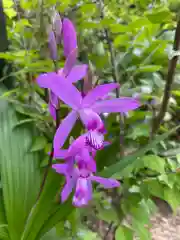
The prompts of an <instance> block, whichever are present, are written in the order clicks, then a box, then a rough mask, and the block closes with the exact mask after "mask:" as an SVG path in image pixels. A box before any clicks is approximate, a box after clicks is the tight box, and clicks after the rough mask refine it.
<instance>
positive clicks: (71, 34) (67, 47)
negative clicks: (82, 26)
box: [62, 18, 77, 57]
mask: <svg viewBox="0 0 180 240" xmlns="http://www.w3.org/2000/svg"><path fill="white" fill-rule="evenodd" d="M62 30H63V44H64V56H65V57H68V55H69V54H70V53H71V51H72V50H73V49H75V48H77V37H76V30H75V27H74V25H73V23H72V22H71V21H70V20H69V19H68V18H64V19H63V25H62Z"/></svg>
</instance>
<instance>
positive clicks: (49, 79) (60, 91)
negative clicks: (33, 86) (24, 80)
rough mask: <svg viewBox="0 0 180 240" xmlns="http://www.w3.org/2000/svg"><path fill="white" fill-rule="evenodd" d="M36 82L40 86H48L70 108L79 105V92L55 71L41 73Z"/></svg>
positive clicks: (80, 98) (80, 99)
mask: <svg viewBox="0 0 180 240" xmlns="http://www.w3.org/2000/svg"><path fill="white" fill-rule="evenodd" d="M37 83H38V84H39V86H40V87H42V88H49V89H51V90H52V91H53V93H54V94H55V95H56V96H58V97H59V98H60V99H61V100H62V101H63V102H65V103H66V104H67V105H69V106H70V107H72V108H75V109H77V108H79V107H80V106H81V101H82V97H81V93H80V92H79V91H78V90H77V88H76V87H74V86H73V85H72V84H71V83H68V82H67V81H66V80H65V78H64V77H63V76H62V75H59V74H56V73H48V74H41V75H40V76H39V77H38V78H37Z"/></svg>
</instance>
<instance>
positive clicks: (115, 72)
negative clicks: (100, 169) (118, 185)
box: [99, 0, 124, 156]
mask: <svg viewBox="0 0 180 240" xmlns="http://www.w3.org/2000/svg"><path fill="white" fill-rule="evenodd" d="M99 4H100V9H101V15H100V17H101V19H104V18H105V14H104V6H105V5H104V0H99ZM104 34H105V39H106V41H107V44H108V48H109V52H110V61H111V66H112V77H113V79H114V82H115V83H118V80H119V74H118V69H117V65H116V60H115V52H114V48H113V43H112V40H111V38H110V35H109V31H108V29H107V28H104ZM116 98H119V90H118V89H117V88H116ZM119 116H120V133H119V138H120V139H119V141H120V154H121V156H124V116H123V115H122V114H120V115H119Z"/></svg>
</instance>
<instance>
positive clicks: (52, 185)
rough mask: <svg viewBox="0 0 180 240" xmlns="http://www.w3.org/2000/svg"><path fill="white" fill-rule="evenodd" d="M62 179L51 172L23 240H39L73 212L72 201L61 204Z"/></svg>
mask: <svg viewBox="0 0 180 240" xmlns="http://www.w3.org/2000/svg"><path fill="white" fill-rule="evenodd" d="M61 183H62V177H61V176H60V175H58V174H57V173H55V172H54V171H53V170H51V171H50V172H49V174H48V177H47V180H46V184H45V187H44V189H43V192H42V194H41V196H40V198H39V200H38V201H37V203H36V205H35V206H34V208H33V209H32V212H31V214H30V216H29V219H28V221H27V225H26V228H25V230H24V233H23V236H22V238H21V240H39V239H40V238H41V236H43V235H44V234H45V233H46V232H48V231H49V230H50V229H52V228H53V227H54V226H56V224H57V223H58V222H59V221H61V220H63V219H64V218H65V217H67V216H68V215H69V213H70V212H71V211H72V210H73V207H72V204H71V199H69V201H67V202H65V203H64V204H60V195H57V194H60V184H61Z"/></svg>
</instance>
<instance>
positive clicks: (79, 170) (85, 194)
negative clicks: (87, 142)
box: [52, 159, 120, 207]
mask: <svg viewBox="0 0 180 240" xmlns="http://www.w3.org/2000/svg"><path fill="white" fill-rule="evenodd" d="M87 163H88V161H84V159H83V160H82V159H79V160H78V162H77V167H76V168H75V167H74V166H73V162H72V161H71V162H70V163H65V164H53V166H52V168H53V169H55V170H56V172H57V173H60V174H63V175H65V177H66V184H65V186H64V188H63V190H62V192H61V201H62V202H64V201H66V200H67V198H68V197H69V195H70V193H71V192H72V190H73V188H75V195H74V197H73V205H74V206H76V207H83V206H84V205H87V204H88V202H89V201H90V200H91V199H92V181H95V182H97V183H100V184H101V185H103V186H104V188H106V189H108V188H114V187H119V186H120V183H119V182H118V181H117V180H115V179H106V178H102V177H98V176H94V175H93V174H92V171H91V169H90V168H89V167H88V165H87Z"/></svg>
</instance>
